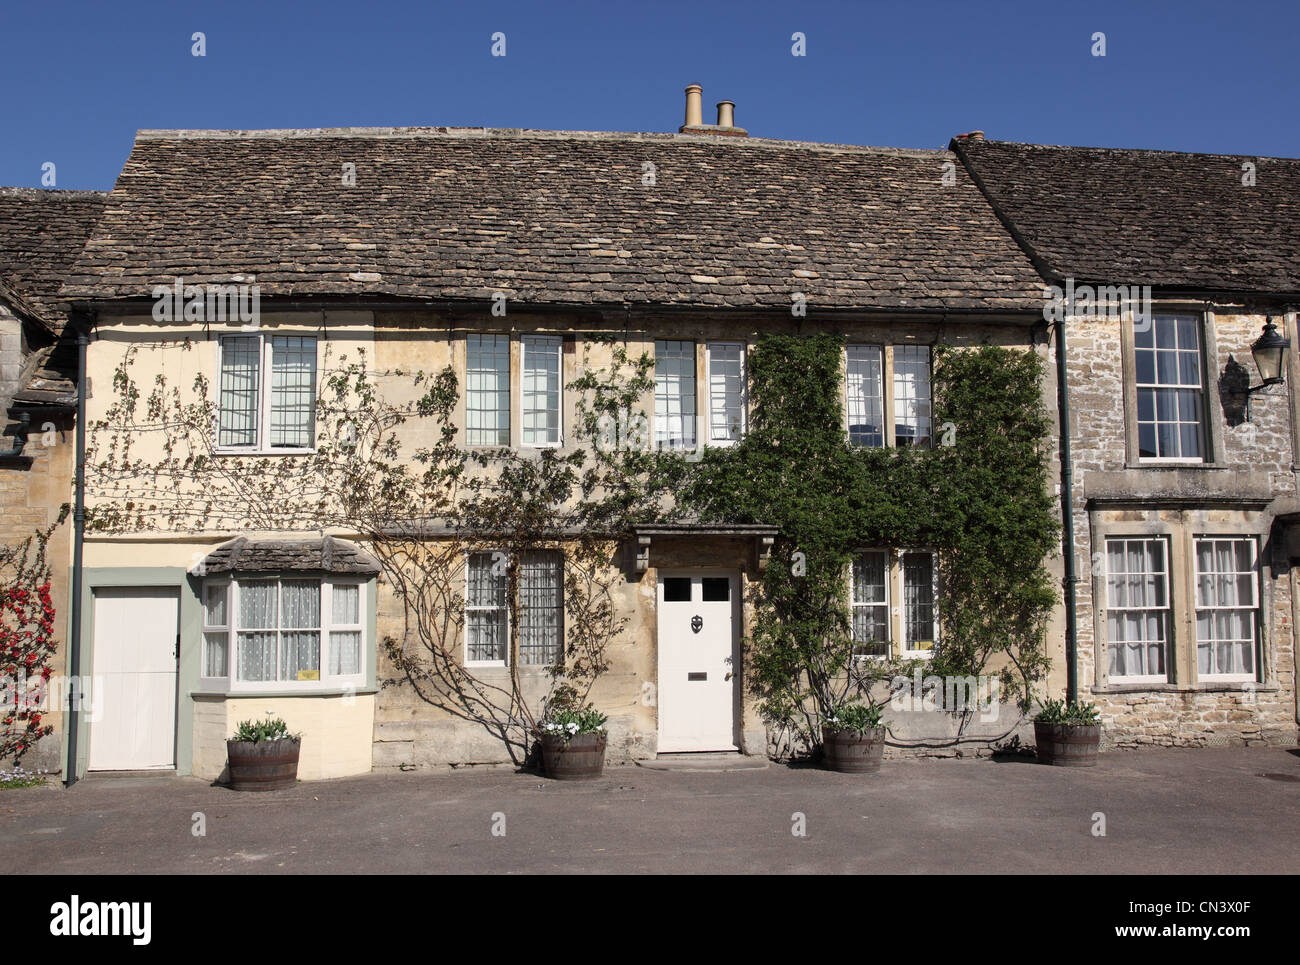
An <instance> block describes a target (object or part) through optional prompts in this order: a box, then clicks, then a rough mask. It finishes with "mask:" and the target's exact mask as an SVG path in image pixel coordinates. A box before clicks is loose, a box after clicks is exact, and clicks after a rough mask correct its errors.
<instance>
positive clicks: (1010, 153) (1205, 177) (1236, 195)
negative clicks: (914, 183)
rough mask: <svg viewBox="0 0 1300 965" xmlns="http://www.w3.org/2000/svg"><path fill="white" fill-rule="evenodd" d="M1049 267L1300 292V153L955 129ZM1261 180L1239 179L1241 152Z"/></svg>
mask: <svg viewBox="0 0 1300 965" xmlns="http://www.w3.org/2000/svg"><path fill="white" fill-rule="evenodd" d="M951 147H952V148H953V149H954V150H955V151H957V152H958V153H959V154H960V155H961V157H962V160H963V162H964V163H965V164H966V165H967V167H968V168H969V170H970V171H972V172H973V173H974V174H975V175H976V176H977V177H978V179H979V180H980V181H981V182H982V184H983V186H984V189H985V191H986V193H987V195H988V197H989V200H990V201H991V202H992V203H993V204H994V205H995V206H996V207H997V208H998V209H999V211H1000V212H1001V214H1002V215H1003V216H1004V217H1005V218H1006V219H1008V221H1009V223H1010V225H1011V226H1012V227H1013V228H1014V230H1015V231H1016V232H1017V233H1018V234H1019V236H1020V237H1021V238H1022V239H1023V243H1024V244H1025V245H1026V247H1027V249H1028V250H1029V251H1030V253H1031V254H1032V256H1033V257H1035V259H1036V262H1037V263H1038V264H1039V265H1040V267H1041V268H1042V269H1043V270H1044V271H1045V273H1047V274H1049V275H1050V276H1052V277H1054V278H1066V277H1073V278H1074V279H1076V281H1080V282H1108V283H1112V284H1143V285H1151V286H1153V287H1157V288H1166V289H1183V290H1188V291H1197V290H1199V291H1231V292H1241V293H1295V292H1300V160H1297V159H1295V158H1269V157H1250V156H1244V155H1243V156H1241V157H1236V156H1228V155H1219V154H1181V153H1177V152H1173V151H1145V150H1121V149H1113V148H1088V147H1055V146H1045V145H1038V144H1018V143H1012V142H1007V141H981V140H974V139H965V140H963V139H960V138H958V139H955V140H954V141H953V142H952V145H951ZM1247 161H1249V162H1251V163H1252V164H1254V165H1255V184H1254V186H1253V187H1248V186H1245V185H1243V184H1242V175H1243V173H1244V172H1243V169H1242V164H1243V163H1244V162H1247Z"/></svg>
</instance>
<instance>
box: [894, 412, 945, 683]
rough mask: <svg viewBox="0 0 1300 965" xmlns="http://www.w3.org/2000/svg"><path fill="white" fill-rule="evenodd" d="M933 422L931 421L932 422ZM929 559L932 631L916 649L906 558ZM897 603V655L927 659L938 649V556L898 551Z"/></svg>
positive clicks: (920, 551) (922, 550)
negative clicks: (925, 644)
mask: <svg viewBox="0 0 1300 965" xmlns="http://www.w3.org/2000/svg"><path fill="white" fill-rule="evenodd" d="M932 421H933V420H932ZM909 556H928V557H930V624H931V630H932V631H933V632H932V634H931V639H930V646H929V647H926V648H922V649H918V648H916V647H913V646H912V634H911V630H910V629H909V621H908V618H907V607H908V603H907V557H909ZM898 588H899V592H900V601H899V613H898V619H899V655H900V656H902V657H905V658H910V659H913V660H917V659H922V658H924V659H929V658H931V657H933V656H934V654H935V652H936V651H937V650H938V649H939V638H940V631H939V626H940V623H939V554H938V553H937V552H936V551H935V550H933V549H929V548H926V547H905V548H902V549H900V550H899V551H898Z"/></svg>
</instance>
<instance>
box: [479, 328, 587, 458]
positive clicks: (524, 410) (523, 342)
mask: <svg viewBox="0 0 1300 965" xmlns="http://www.w3.org/2000/svg"><path fill="white" fill-rule="evenodd" d="M534 345H546V346H547V350H548V351H549V350H550V347H551V346H554V350H555V366H556V368H555V371H556V378H557V379H558V381H559V385H558V387H557V398H556V403H555V404H556V417H555V441H554V442H529V441H528V439H527V435H528V413H529V409H528V407H527V406H528V386H527V381H526V380H527V378H528V359H529V356H530V354H531V353H530V348H531V347H532V346H534ZM465 372H466V375H468V373H469V345H468V343H467V344H466V347H465ZM467 382H468V379H467ZM465 411H466V435H467V438H468V428H469V409H468V407H467V408H466V410H465ZM533 411H544V410H533ZM508 431H509V430H508V429H507V432H508ZM519 445H520V448H523V449H559V448H561V447H563V445H564V337H563V336H562V335H538V334H528V335H521V336H520V337H519ZM491 448H500V447H499V446H494V447H491Z"/></svg>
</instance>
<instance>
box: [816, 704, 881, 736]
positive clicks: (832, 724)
mask: <svg viewBox="0 0 1300 965" xmlns="http://www.w3.org/2000/svg"><path fill="white" fill-rule="evenodd" d="M822 723H823V725H825V726H826V727H829V728H830V729H832V730H845V731H854V732H856V733H858V734H863V733H866V732H867V731H869V730H875V729H876V728H877V727H880V726H881V725H882V724H884V715H883V714H882V713H881V710H880V707H878V706H877V705H875V704H860V703H857V702H856V701H848V702H846V703H843V704H840V705H839V706H836V707H832V708H831V709H830V710H829V711H827V712H826V713H825V714H823V715H822Z"/></svg>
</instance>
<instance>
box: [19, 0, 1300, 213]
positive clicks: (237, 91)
mask: <svg viewBox="0 0 1300 965" xmlns="http://www.w3.org/2000/svg"><path fill="white" fill-rule="evenodd" d="M1298 28H1300V3H1296V2H1295V0H1271V2H1260V0H1233V2H1230V3H1224V2H1222V0H1218V2H1203V0H1189V2H1184V3H1177V4H1175V3H1166V4H1161V3H1145V2H1141V0H1137V2H1134V0H1127V2H1114V3H1111V2H1105V3H1091V2H1071V3H1060V4H1058V3H1053V2H1042V0H1038V2H1023V3H1015V2H999V0H988V2H971V0H967V2H961V3H949V2H937V0H911V2H901V3H890V4H885V3H874V2H858V3H853V2H838V3H836V2H816V0H804V2H797V3H794V2H789V0H786V2H768V0H754V2H752V3H742V2H737V3H722V2H710V0H698V2H695V3H653V2H625V0H601V2H579V0H531V2H520V3H493V2H487V0H483V2H474V3H461V2H440V0H401V2H398V0H353V2H341V0H313V2H277V0H262V2H246V0H224V2H216V0H208V2H185V0H166V2H161V0H160V2H141V0H116V2H104V0H83V2H66V3H62V2H57V0H42V2H39V3H25V2H17V0H10V3H9V4H8V9H6V11H5V16H4V19H3V26H2V27H0V30H2V31H3V39H4V44H3V48H4V49H3V56H0V90H3V91H5V93H6V107H5V124H4V137H3V139H2V140H0V184H15V185H30V186H37V185H39V184H40V183H41V171H42V164H44V163H45V162H47V161H52V162H54V163H55V165H56V172H57V186H58V187H62V188H108V187H111V186H112V183H113V181H114V179H115V178H116V176H117V173H118V171H119V170H120V169H121V166H122V163H123V161H124V160H125V159H126V156H127V154H128V153H129V152H130V148H131V141H132V138H133V136H134V133H135V131H136V130H137V129H140V128H268V127H335V126H354V125H355V126H371V125H383V126H387V125H469V126H487V127H533V128H551V129H570V130H638V131H673V130H676V128H677V126H678V125H680V124H681V122H682V111H683V96H682V89H683V88H684V87H685V86H686V85H687V84H689V83H699V84H702V85H703V87H704V104H705V111H704V113H705V120H706V121H710V120H712V115H713V105H714V104H715V103H716V102H717V101H719V100H724V99H725V100H732V101H735V103H736V123H737V124H738V125H740V126H742V127H745V128H748V129H749V131H750V133H751V134H753V135H757V136H764V137H775V138H789V139H797V140H810V141H829V142H840V143H851V144H877V145H890V146H896V147H926V148H933V147H943V146H944V145H946V144H947V142H948V139H949V137H950V136H952V135H953V134H957V133H960V132H964V131H968V130H971V129H975V128H981V129H983V130H985V131H986V132H987V135H988V137H990V138H996V139H1000V140H1017V141H1037V142H1040V143H1048V144H1085V145H1105V146H1115V147H1147V148H1164V149H1170V150H1180V151H1210V152H1215V153H1223V154H1244V155H1277V156H1289V157H1296V156H1300V124H1298V123H1297V116H1296V115H1297V106H1300V96H1298V95H1300V53H1298V51H1297V47H1296V44H1295V38H1296V36H1297V34H1298V33H1300V30H1298ZM195 31H202V32H203V33H204V34H205V38H206V56H204V57H195V56H192V55H191V46H192V42H191V36H192V35H193V33H194V32H195ZM498 31H500V32H502V33H504V34H505V35H506V56H505V57H493V56H492V55H491V46H492V39H491V38H492V34H493V33H495V32H498ZM796 31H798V32H802V33H803V34H804V35H805V37H806V51H807V52H806V56H803V57H795V56H792V54H791V45H792V41H791V35H792V34H793V33H795V32H796ZM1099 31H1100V32H1103V33H1104V34H1105V38H1106V56H1104V57H1097V56H1093V55H1092V47H1093V41H1092V37H1093V34H1095V33H1097V32H1099Z"/></svg>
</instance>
